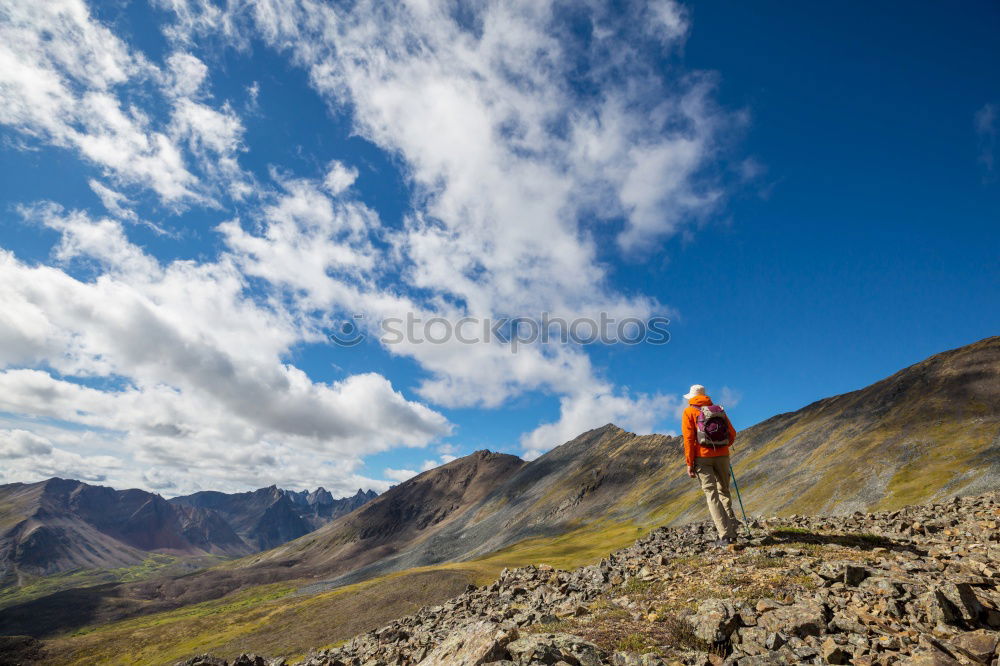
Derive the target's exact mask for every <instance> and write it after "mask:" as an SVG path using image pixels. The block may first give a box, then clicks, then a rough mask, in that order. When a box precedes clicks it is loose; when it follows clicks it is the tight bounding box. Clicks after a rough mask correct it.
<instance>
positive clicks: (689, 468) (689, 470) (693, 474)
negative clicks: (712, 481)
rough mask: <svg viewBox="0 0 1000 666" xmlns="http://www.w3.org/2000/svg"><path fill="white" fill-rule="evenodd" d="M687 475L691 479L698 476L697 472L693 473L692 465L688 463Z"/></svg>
mask: <svg viewBox="0 0 1000 666" xmlns="http://www.w3.org/2000/svg"><path fill="white" fill-rule="evenodd" d="M688 476H690V477H691V478H692V479H693V478H695V477H696V476H698V475H697V474H695V473H694V465H688Z"/></svg>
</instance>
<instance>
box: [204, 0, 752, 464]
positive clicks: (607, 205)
mask: <svg viewBox="0 0 1000 666" xmlns="http://www.w3.org/2000/svg"><path fill="white" fill-rule="evenodd" d="M580 11H581V12H585V13H587V14H588V18H589V19H590V21H591V22H592V25H593V30H592V33H591V34H590V35H589V36H588V37H587V39H581V38H579V37H578V36H576V35H573V34H570V33H569V32H568V31H566V30H565V29H564V26H563V23H562V22H561V18H560V17H559V16H557V15H556V13H555V10H554V5H553V4H551V3H547V2H535V1H532V2H527V1H525V2H511V3H504V4H486V5H482V6H480V7H478V8H477V9H476V10H475V12H474V16H472V17H466V18H467V19H469V20H468V21H465V22H464V23H463V22H460V21H459V20H458V19H457V18H456V16H455V15H454V14H453V13H452V12H451V10H450V8H449V7H448V6H447V5H445V4H443V3H420V4H414V3H400V4H391V5H385V4H384V3H378V2H366V1H362V2H358V3H353V4H352V5H351V6H350V8H343V7H339V6H336V5H330V4H328V3H320V2H313V1H310V0H304V1H302V2H286V1H285V0H258V1H257V2H253V3H251V4H250V5H248V12H247V13H248V14H249V15H251V16H252V17H253V23H254V29H255V30H256V31H257V33H258V34H260V35H262V36H263V38H264V40H265V41H267V42H268V43H270V44H271V45H273V46H274V47H275V48H277V49H279V50H283V51H286V52H289V53H291V54H292V56H293V58H294V59H295V60H296V61H297V62H298V63H299V64H301V65H302V66H303V67H304V68H306V69H307V70H308V71H309V74H310V77H311V80H312V82H313V85H314V86H315V88H316V89H317V90H318V91H319V92H320V93H321V94H322V95H323V96H324V97H325V98H326V99H327V100H328V101H329V102H330V104H331V105H332V106H333V107H334V108H350V109H352V110H353V113H354V121H355V128H356V131H357V132H358V133H360V134H361V135H362V136H364V137H365V138H368V139H369V140H371V141H373V142H374V143H376V144H377V145H379V146H380V147H382V148H383V149H385V150H386V151H388V152H390V153H392V154H397V155H400V156H401V157H402V158H403V160H404V164H405V166H406V169H407V175H408V176H409V178H410V180H411V183H412V185H413V187H414V190H415V192H416V194H415V196H414V203H415V204H416V212H415V213H414V214H413V215H411V216H409V217H408V218H407V219H406V220H405V226H404V228H403V229H402V230H401V231H398V232H391V233H390V232H385V233H384V237H385V238H386V239H388V240H389V242H390V243H391V245H392V249H393V254H392V256H391V259H392V260H393V261H394V262H395V265H396V266H397V267H398V268H400V269H401V271H402V274H403V279H404V281H405V283H406V286H407V287H409V288H410V289H411V290H418V291H417V293H425V294H431V295H432V296H431V297H430V298H429V299H428V300H422V301H419V302H418V301H415V300H412V299H410V298H408V297H407V296H406V295H405V294H406V293H407V292H406V291H403V292H402V293H401V292H400V290H397V289H390V288H386V285H382V284H380V283H379V271H378V270H377V269H378V261H376V262H375V263H373V264H367V265H366V264H365V262H364V260H363V257H371V256H372V255H371V252H370V249H371V248H359V247H357V245H350V246H349V247H345V246H344V244H343V243H334V244H333V246H332V247H330V246H328V243H329V239H330V236H331V233H330V230H329V229H328V228H318V227H315V226H314V227H313V230H308V229H305V228H303V226H302V225H301V224H299V225H298V226H297V227H293V226H292V225H290V224H288V223H287V222H286V223H278V221H277V220H276V219H274V216H273V215H272V222H271V223H270V224H269V226H268V227H267V228H266V231H265V232H264V233H263V235H262V236H252V235H250V234H248V233H246V232H245V231H243V230H242V229H240V228H239V227H238V226H237V225H235V224H230V225H228V226H225V227H224V228H223V230H224V233H225V234H226V236H227V242H228V243H230V245H231V246H232V247H234V248H236V249H238V250H240V251H242V252H243V254H244V256H245V258H244V259H243V261H245V262H246V264H245V268H246V270H248V271H249V272H251V273H253V274H257V275H260V276H262V277H265V278H266V279H269V280H271V281H272V282H275V283H280V284H285V285H286V286H287V287H291V288H295V289H298V290H301V293H302V294H304V297H305V298H307V299H309V300H310V301H311V302H312V303H313V304H316V303H328V304H330V305H332V306H334V307H336V308H338V309H341V310H342V311H345V312H362V313H365V314H366V316H367V317H368V320H369V321H377V320H378V319H379V318H381V317H384V316H398V315H399V314H400V313H402V312H405V311H407V310H409V311H412V312H416V313H418V314H420V315H422V316H434V315H442V316H449V317H451V318H452V319H455V318H457V317H459V316H462V315H464V314H473V315H480V316H484V315H497V314H499V313H514V314H531V315H535V316H537V315H538V314H539V313H541V312H543V311H547V312H550V313H552V314H554V315H556V316H563V317H565V318H567V319H572V318H574V317H576V316H580V315H589V316H596V314H597V313H598V312H600V311H608V312H611V313H612V314H613V315H617V316H619V317H621V316H625V315H635V316H639V317H644V316H649V315H650V314H652V313H653V312H656V311H660V310H662V309H663V308H662V306H661V305H660V304H658V303H655V302H653V301H651V300H649V299H645V298H642V297H625V296H623V295H622V294H619V293H617V292H615V291H614V290H613V289H611V288H610V287H609V285H608V276H607V273H606V270H605V268H604V265H603V263H602V261H601V260H600V258H599V249H598V247H597V246H596V244H595V241H594V235H593V231H594V229H595V228H596V227H595V225H601V224H610V225H619V227H620V228H619V231H618V232H617V241H618V244H619V247H620V248H621V250H622V251H624V252H635V251H640V252H641V251H643V250H644V249H646V248H650V247H652V246H653V245H654V244H655V243H657V242H659V241H660V240H661V239H662V238H664V237H666V236H669V235H671V234H673V233H676V232H677V231H678V230H680V229H681V228H683V226H684V225H685V224H686V223H688V221H689V220H691V219H693V218H698V217H700V216H704V215H706V214H707V213H709V212H711V211H712V210H714V208H715V206H717V205H718V201H719V199H720V197H721V191H720V189H719V187H718V186H717V185H716V184H715V182H714V181H713V180H712V179H711V178H707V177H706V176H705V171H706V167H707V166H708V165H710V164H711V161H712V160H713V159H715V158H716V157H717V156H718V154H719V150H720V147H719V145H720V141H719V137H720V135H721V134H722V132H723V130H725V129H727V128H729V127H731V126H733V125H734V124H737V123H738V122H740V120H741V119H740V117H739V116H735V115H733V116H730V115H727V114H725V113H723V112H721V111H720V110H719V109H718V108H717V107H716V106H715V104H714V102H713V99H712V95H713V87H714V82H713V78H712V77H711V76H710V75H707V74H702V73H688V74H683V75H676V76H674V75H667V74H665V73H663V71H665V70H659V69H658V66H657V64H656V62H655V59H656V58H657V57H659V54H662V53H664V52H665V51H667V52H669V51H675V50H677V49H676V48H675V47H679V46H680V45H681V44H682V43H683V40H684V39H685V38H686V35H687V31H688V21H687V16H686V12H685V11H684V9H683V8H682V7H680V6H679V5H677V4H676V3H671V2H659V3H654V4H652V5H643V4H638V3H637V4H635V5H628V6H627V7H625V8H624V10H623V11H621V12H605V11H603V10H601V9H600V8H596V7H583V8H580ZM469 23H471V24H474V25H475V26H476V27H475V30H470V29H468V27H467V26H468V25H469ZM227 25H228V26H229V27H230V28H231V27H232V25H233V23H232V21H230V23H228V24H227ZM241 39H245V36H244V37H241ZM413 45H419V48H414V46H413ZM581 64H585V65H586V66H587V71H588V74H587V76H588V77H589V78H588V80H587V85H588V87H589V88H590V89H591V90H597V91H599V92H598V93H597V94H593V93H583V92H581V91H580V89H579V87H578V86H577V85H576V82H575V77H578V76H579V72H580V71H581V69H580V66H581ZM336 180H337V182H336V183H328V184H327V188H328V191H330V192H332V193H337V192H340V191H342V187H341V185H340V178H339V176H338V178H337V179H336ZM301 194H302V196H303V197H305V196H306V195H305V193H301ZM320 209H321V210H322V209H323V207H322V206H321V207H320ZM300 217H301V218H303V219H305V218H306V215H305V214H302V215H300ZM317 228H318V229H319V232H320V233H316V232H315V230H316V229H317ZM614 228H615V226H612V229H614ZM350 269H354V270H356V271H357V275H362V276H363V277H364V278H365V280H364V282H363V283H362V285H361V287H360V288H358V287H356V286H355V285H354V284H352V285H351V286H347V285H345V284H344V283H343V281H342V280H340V279H338V278H337V277H336V276H337V275H338V274H340V275H343V273H344V271H345V270H350ZM390 351H391V352H392V353H395V354H401V355H406V356H411V357H412V358H414V359H416V360H417V361H418V362H419V363H420V365H421V366H422V367H423V368H424V369H425V370H426V371H427V372H428V373H429V376H428V377H427V379H425V380H424V381H423V382H422V383H421V385H420V387H419V389H418V390H419V394H420V395H421V396H422V397H423V398H425V399H427V400H429V401H431V402H433V403H436V404H439V405H444V406H486V407H496V406H499V405H501V404H503V403H504V401H506V400H507V399H509V398H510V397H511V396H514V395H517V394H519V393H523V392H524V391H531V390H540V391H546V392H552V393H555V394H557V395H561V396H564V400H565V402H566V407H565V409H564V413H563V415H562V416H561V418H560V421H559V424H549V425H547V426H543V427H542V428H539V429H538V430H536V431H535V432H533V433H530V434H529V435H527V436H526V438H525V446H526V447H528V448H529V449H531V450H533V451H537V450H540V449H541V447H543V446H544V447H550V446H552V445H555V444H557V443H559V442H560V441H562V440H561V439H559V438H561V437H563V435H564V434H576V433H573V432H571V430H572V429H574V428H577V427H580V426H581V425H582V424H590V422H591V421H593V418H584V416H583V415H582V414H579V413H578V412H577V410H576V409H575V408H574V407H573V406H574V405H577V404H584V403H587V402H588V401H589V402H592V403H594V404H595V405H601V406H602V409H601V410H598V412H597V413H603V414H607V415H608V418H609V420H610V418H617V419H619V420H625V422H636V423H639V424H640V425H646V424H648V423H650V422H651V420H652V419H653V416H652V414H653V413H654V412H656V410H657V409H659V408H660V406H662V405H665V404H666V403H667V402H668V400H667V399H666V398H665V397H663V396H660V395H657V396H651V397H645V398H642V397H640V398H631V397H629V395H628V393H627V392H626V391H624V390H622V389H617V388H615V387H612V386H608V385H606V383H605V382H603V381H600V380H598V379H597V378H596V377H595V373H594V371H593V369H592V368H591V364H590V360H589V358H588V357H587V355H586V354H585V353H584V352H583V351H581V350H580V349H577V348H572V347H558V346H549V347H542V346H534V347H527V348H525V349H523V350H522V352H521V353H519V354H517V355H512V354H510V352H509V350H508V349H506V348H504V347H501V346H499V345H492V346H491V345H476V346H469V345H460V344H446V345H426V344H425V345H422V346H418V345H406V344H403V345H397V346H394V347H392V348H391V349H390ZM597 425H599V424H597Z"/></svg>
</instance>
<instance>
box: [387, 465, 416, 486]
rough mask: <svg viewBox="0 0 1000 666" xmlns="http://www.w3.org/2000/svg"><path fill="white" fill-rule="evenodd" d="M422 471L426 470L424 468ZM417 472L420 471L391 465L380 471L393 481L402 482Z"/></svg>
mask: <svg viewBox="0 0 1000 666" xmlns="http://www.w3.org/2000/svg"><path fill="white" fill-rule="evenodd" d="M424 471H426V470H424ZM419 473H420V472H416V471H414V470H412V469H393V468H391V467H386V468H385V469H384V470H383V471H382V474H383V475H384V476H385V477H386V478H389V479H392V480H393V481H398V482H400V483H402V482H403V481H406V480H408V479H412V478H413V477H415V476H416V475H417V474H419Z"/></svg>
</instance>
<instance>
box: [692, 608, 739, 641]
mask: <svg viewBox="0 0 1000 666" xmlns="http://www.w3.org/2000/svg"><path fill="white" fill-rule="evenodd" d="M691 624H693V625H694V633H695V636H697V637H698V638H700V639H701V640H703V641H705V642H706V643H713V644H714V643H725V642H726V641H727V640H729V635H730V634H731V633H733V631H734V630H735V629H736V628H737V627H739V626H740V616H739V614H738V612H737V610H736V608H735V607H734V606H733V604H732V602H729V601H720V600H719V599H708V600H706V601H703V602H701V603H700V604H698V612H697V613H695V615H694V617H692V618H691Z"/></svg>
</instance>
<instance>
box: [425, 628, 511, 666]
mask: <svg viewBox="0 0 1000 666" xmlns="http://www.w3.org/2000/svg"><path fill="white" fill-rule="evenodd" d="M516 638H517V630H516V629H510V630H506V629H500V628H498V627H497V625H495V624H493V623H491V622H477V623H476V624H473V625H472V626H470V627H469V628H467V629H465V630H464V631H460V632H456V633H455V634H453V635H451V636H449V637H448V638H447V639H445V640H444V641H443V642H442V643H441V644H440V645H438V646H437V647H436V648H434V649H433V650H432V651H431V652H430V653H429V654H428V655H427V656H426V657H424V658H423V659H421V660H420V666H480V665H481V664H487V663H490V662H495V661H500V660H501V659H504V658H505V657H506V656H507V650H506V649H505V648H506V647H507V644H508V643H510V642H511V641H513V640H514V639H516Z"/></svg>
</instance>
